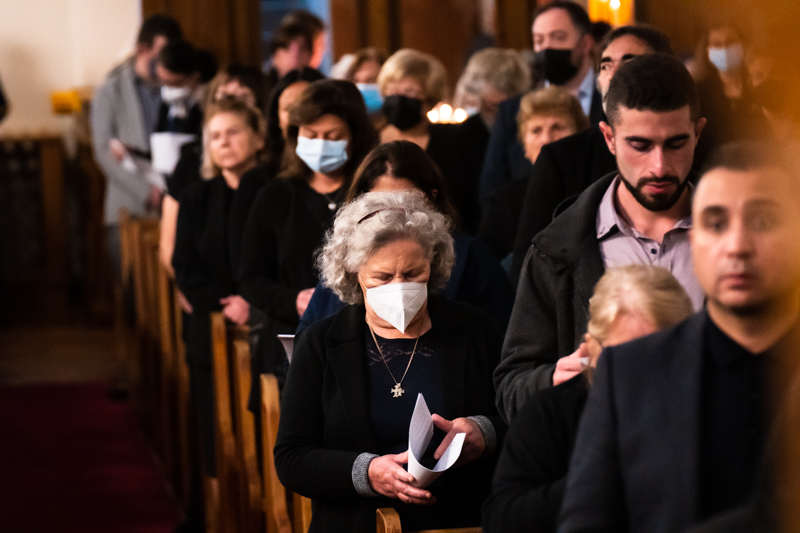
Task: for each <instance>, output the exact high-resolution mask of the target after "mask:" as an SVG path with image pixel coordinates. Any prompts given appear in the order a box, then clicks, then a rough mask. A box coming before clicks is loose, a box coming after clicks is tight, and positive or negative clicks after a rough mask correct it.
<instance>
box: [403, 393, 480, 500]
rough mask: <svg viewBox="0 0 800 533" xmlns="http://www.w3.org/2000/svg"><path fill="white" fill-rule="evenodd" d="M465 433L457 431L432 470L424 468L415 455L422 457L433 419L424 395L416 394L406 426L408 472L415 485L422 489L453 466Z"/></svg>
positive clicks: (431, 430)
mask: <svg viewBox="0 0 800 533" xmlns="http://www.w3.org/2000/svg"><path fill="white" fill-rule="evenodd" d="M465 436H466V433H457V434H456V436H455V438H454V439H453V440H452V441H451V442H450V446H448V447H447V449H446V450H445V451H444V453H443V454H442V456H441V457H440V458H439V461H437V463H436V465H435V466H434V467H433V470H429V469H428V468H425V467H424V466H422V465H421V464H419V461H418V460H417V457H422V455H423V454H424V453H425V450H426V449H427V448H428V443H430V441H431V438H432V437H433V421H432V420H431V412H430V411H429V410H428V404H427V403H425V397H424V396H423V395H422V394H417V404H416V405H415V406H414V414H413V415H412V416H411V424H410V425H409V427H408V472H409V473H410V474H411V475H412V476H414V479H415V481H414V483H413V485H414V486H415V487H419V488H421V489H424V488H425V487H427V486H428V485H430V484H431V483H433V481H434V480H435V479H436V478H437V477H439V476H440V475H442V473H443V472H444V471H445V470H447V469H448V468H450V467H451V466H453V464H454V463H455V462H456V461H457V460H458V457H459V456H460V455H461V448H462V447H463V446H464V437H465Z"/></svg>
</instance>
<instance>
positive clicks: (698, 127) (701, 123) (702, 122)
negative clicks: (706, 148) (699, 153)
mask: <svg viewBox="0 0 800 533" xmlns="http://www.w3.org/2000/svg"><path fill="white" fill-rule="evenodd" d="M706 122H708V121H707V120H706V119H705V118H704V117H700V118H698V119H697V122H695V123H694V137H695V142H697V141H699V140H700V133H702V131H703V128H705V127H706Z"/></svg>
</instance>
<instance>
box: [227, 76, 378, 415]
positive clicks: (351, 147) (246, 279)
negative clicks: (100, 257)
mask: <svg viewBox="0 0 800 533" xmlns="http://www.w3.org/2000/svg"><path fill="white" fill-rule="evenodd" d="M286 132H287V138H286V146H285V148H284V165H283V168H282V171H281V173H279V174H278V176H277V179H274V180H272V181H271V182H270V183H269V184H268V185H267V186H266V187H265V188H264V189H263V190H262V191H261V192H260V193H259V196H258V198H256V200H255V203H254V204H253V208H252V211H251V212H250V217H249V219H248V222H247V225H246V227H245V233H244V239H243V250H242V263H241V269H240V272H239V275H240V278H241V287H242V295H243V296H244V297H245V299H246V300H247V301H248V302H249V303H250V305H251V306H253V307H255V308H256V309H259V310H260V311H262V312H263V313H265V315H266V320H265V323H264V327H263V328H262V330H261V333H260V336H259V345H258V347H257V348H256V367H255V368H256V370H257V372H254V373H253V377H254V380H253V382H254V383H253V384H254V387H255V388H254V392H253V393H251V400H253V402H256V401H257V399H258V395H257V391H258V382H259V380H258V373H259V372H261V373H266V372H269V373H278V374H280V373H281V368H282V365H283V358H284V354H283V349H282V348H281V346H280V344H279V343H278V340H277V338H276V337H275V335H277V334H279V333H294V332H295V330H296V329H297V325H298V323H299V320H300V317H301V316H302V315H303V313H304V312H305V309H306V306H307V305H308V301H309V300H310V299H311V295H312V294H313V292H314V289H313V287H315V286H316V285H317V281H318V279H317V272H316V270H315V269H314V251H315V250H316V249H317V248H318V247H319V245H320V244H321V243H322V239H323V237H324V235H325V230H326V229H327V228H328V226H330V224H331V222H332V220H333V217H334V215H335V214H336V211H337V210H338V208H339V206H340V205H341V203H342V201H343V200H344V197H345V195H346V194H347V188H348V186H349V185H350V181H351V180H352V177H353V174H354V173H355V171H356V168H358V165H359V164H360V163H361V161H362V160H363V159H364V157H365V156H366V155H367V154H368V153H369V151H370V150H371V149H372V148H373V147H374V146H375V145H376V144H377V140H378V139H377V134H376V132H375V129H374V128H373V127H372V123H371V122H370V120H369V117H368V116H367V111H366V109H365V107H364V101H363V99H362V98H361V94H360V93H359V92H358V89H357V88H356V86H355V85H354V84H353V83H351V82H349V81H344V80H319V81H316V82H313V83H311V84H310V85H309V86H308V87H306V89H305V90H304V91H303V92H302V94H301V95H300V96H299V98H298V99H297V100H296V101H295V103H294V104H293V105H292V106H291V107H290V108H289V125H288V128H287V130H286ZM256 405H257V403H251V407H255V406H256Z"/></svg>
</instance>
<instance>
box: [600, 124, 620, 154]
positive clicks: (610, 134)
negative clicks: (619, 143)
mask: <svg viewBox="0 0 800 533" xmlns="http://www.w3.org/2000/svg"><path fill="white" fill-rule="evenodd" d="M597 125H598V126H600V131H601V132H603V139H605V140H606V146H608V151H609V152H611V153H612V154H613V155H617V149H616V147H615V146H614V128H612V127H611V126H610V125H609V124H608V123H607V122H604V121H602V120H601V121H600V122H599V123H598V124H597Z"/></svg>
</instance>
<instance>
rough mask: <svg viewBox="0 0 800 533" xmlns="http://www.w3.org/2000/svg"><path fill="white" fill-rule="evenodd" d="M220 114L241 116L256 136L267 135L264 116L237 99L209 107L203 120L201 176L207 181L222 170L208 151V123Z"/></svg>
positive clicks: (225, 99)
mask: <svg viewBox="0 0 800 533" xmlns="http://www.w3.org/2000/svg"><path fill="white" fill-rule="evenodd" d="M220 113H233V114H234V115H238V116H240V117H241V118H242V119H243V120H244V122H245V124H247V125H248V126H249V127H250V129H252V130H253V131H254V132H255V134H256V135H258V136H259V137H261V138H262V139H263V138H265V137H266V135H267V121H266V120H264V115H263V114H261V111H259V110H258V109H256V108H255V107H253V106H251V105H248V104H246V103H244V102H242V101H241V100H239V99H237V98H231V97H226V98H223V99H221V100H217V101H216V102H214V103H213V104H211V105H209V106H208V107H207V108H206V110H205V117H204V120H203V164H202V166H201V167H200V175H201V176H202V177H203V178H205V179H211V178H214V177H215V176H219V174H220V172H221V169H220V168H219V167H218V166H217V165H215V164H214V162H213V161H212V160H211V151H210V150H209V149H208V146H209V143H210V141H211V139H210V136H209V134H208V123H209V122H211V119H212V118H214V116H215V115H219V114H220ZM263 155H264V149H263V148H262V149H261V150H260V151H259V153H258V156H257V159H258V161H259V162H260V161H261V160H262V159H263Z"/></svg>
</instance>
